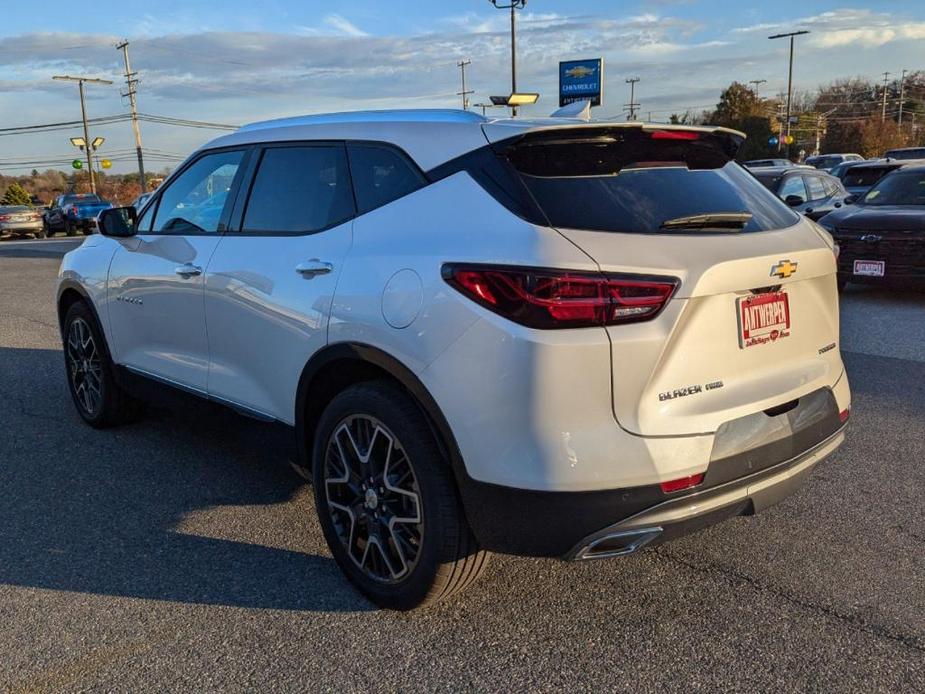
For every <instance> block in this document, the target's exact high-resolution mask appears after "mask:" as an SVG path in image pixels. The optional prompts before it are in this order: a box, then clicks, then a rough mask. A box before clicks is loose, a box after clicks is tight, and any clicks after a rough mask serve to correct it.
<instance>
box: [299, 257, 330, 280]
mask: <svg viewBox="0 0 925 694" xmlns="http://www.w3.org/2000/svg"><path fill="white" fill-rule="evenodd" d="M333 269H334V266H333V265H331V263H326V262H324V261H323V260H318V258H312V259H311V260H307V261H305V262H303V263H299V264H298V265H296V266H295V271H296V272H298V273H299V274H300V275H302V277H304V278H305V279H307V280H310V279H311V278H312V277H315V276H316V275H326V274H328V273H329V272H331V270H333Z"/></svg>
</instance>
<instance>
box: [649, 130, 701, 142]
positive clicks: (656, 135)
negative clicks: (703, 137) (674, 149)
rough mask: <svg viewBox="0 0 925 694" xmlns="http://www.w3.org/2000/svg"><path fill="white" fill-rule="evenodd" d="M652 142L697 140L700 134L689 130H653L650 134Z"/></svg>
mask: <svg viewBox="0 0 925 694" xmlns="http://www.w3.org/2000/svg"><path fill="white" fill-rule="evenodd" d="M652 139H653V140H699V139H700V133H695V132H691V131H690V130H655V131H653V132H652Z"/></svg>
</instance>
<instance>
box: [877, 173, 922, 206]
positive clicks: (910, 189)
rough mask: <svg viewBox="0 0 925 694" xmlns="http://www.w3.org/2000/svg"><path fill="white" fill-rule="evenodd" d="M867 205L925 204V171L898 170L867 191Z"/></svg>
mask: <svg viewBox="0 0 925 694" xmlns="http://www.w3.org/2000/svg"><path fill="white" fill-rule="evenodd" d="M861 202H862V203H863V204H865V205H925V173H923V172H919V171H915V172H912V171H910V172H908V173H905V172H897V173H895V174H892V175H891V176H886V177H884V178H883V179H882V180H881V181H880V182H879V183H878V184H877V185H875V186H874V187H873V188H871V189H870V190H869V191H867V194H866V195H865V196H864V199H863V200H862V201H861Z"/></svg>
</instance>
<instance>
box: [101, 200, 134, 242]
mask: <svg viewBox="0 0 925 694" xmlns="http://www.w3.org/2000/svg"><path fill="white" fill-rule="evenodd" d="M137 221H138V216H137V214H136V213H135V208H134V207H112V208H110V209H108V210H103V211H102V212H100V216H99V228H100V233H101V234H102V235H103V236H115V237H126V236H134V235H135V223H136V222H137Z"/></svg>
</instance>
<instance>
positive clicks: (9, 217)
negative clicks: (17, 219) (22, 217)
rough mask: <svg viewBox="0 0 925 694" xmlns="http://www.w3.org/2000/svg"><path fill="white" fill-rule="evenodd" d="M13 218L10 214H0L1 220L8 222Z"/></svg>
mask: <svg viewBox="0 0 925 694" xmlns="http://www.w3.org/2000/svg"><path fill="white" fill-rule="evenodd" d="M11 219H12V216H10V215H8V214H0V222H8V221H10V220H11Z"/></svg>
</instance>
